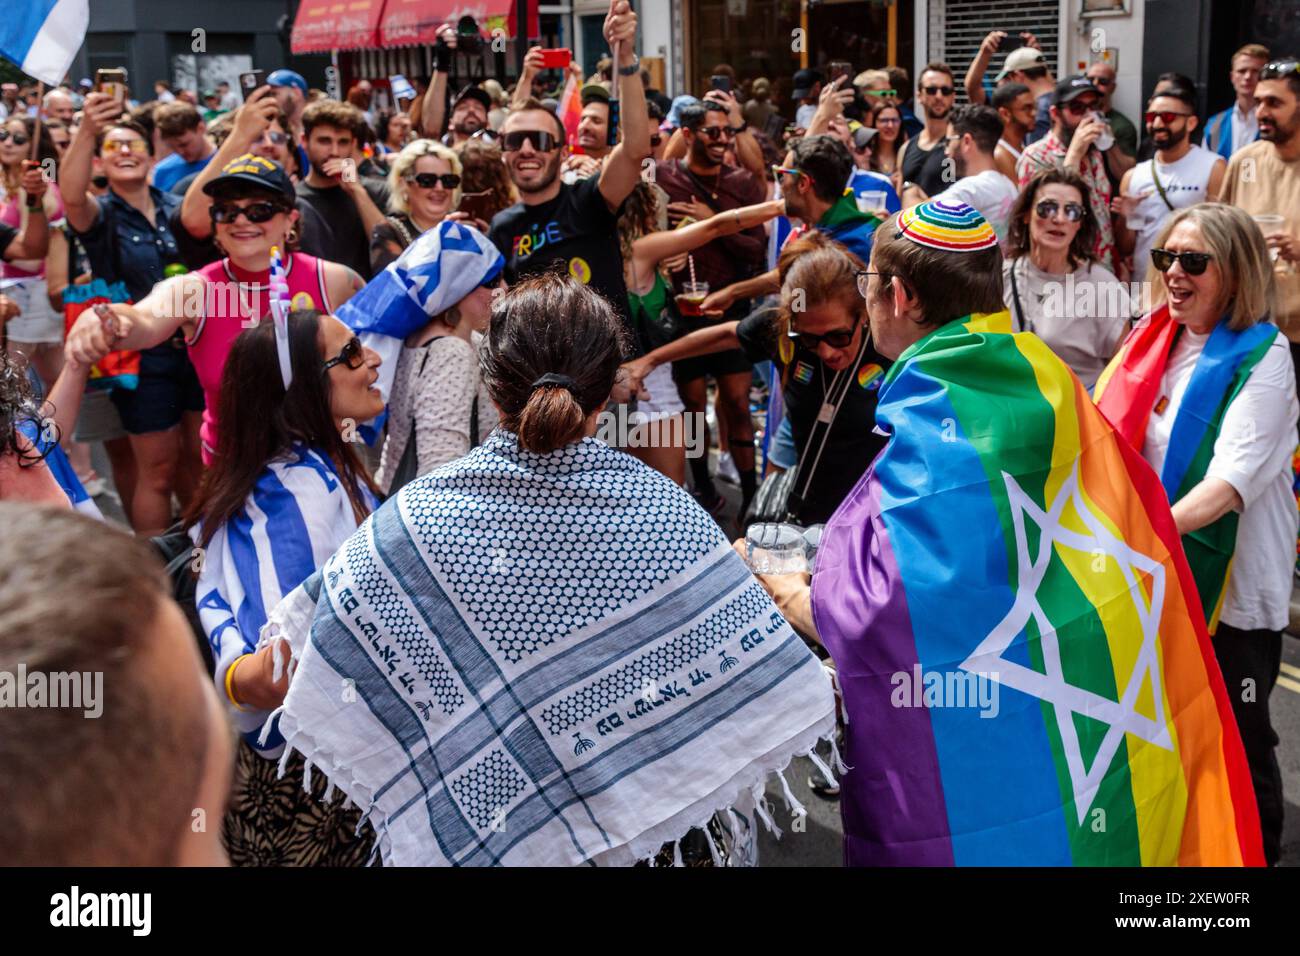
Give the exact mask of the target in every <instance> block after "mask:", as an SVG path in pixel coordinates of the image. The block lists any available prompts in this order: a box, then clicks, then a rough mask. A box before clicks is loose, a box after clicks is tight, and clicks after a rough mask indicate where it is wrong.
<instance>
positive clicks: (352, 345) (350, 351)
mask: <svg viewBox="0 0 1300 956" xmlns="http://www.w3.org/2000/svg"><path fill="white" fill-rule="evenodd" d="M340 364H342V365H346V366H347V367H348V368H350V369H353V370H354V371H355V370H356V369H359V368H361V366H363V365H365V364H366V352H365V349H363V348H362V347H361V340H360V339H359V338H357V337H356V336H355V335H354V336H352V338H350V339H348V344H347V345H345V346H343V348H341V349H339V354H338V355H336V356H334V357H333V358H332V359H330V360H329V361H328V362H326V363H325V364H324V365H322V366H321V372H328V371H329V370H330V369H332V368H333V367H334V366H335V365H340Z"/></svg>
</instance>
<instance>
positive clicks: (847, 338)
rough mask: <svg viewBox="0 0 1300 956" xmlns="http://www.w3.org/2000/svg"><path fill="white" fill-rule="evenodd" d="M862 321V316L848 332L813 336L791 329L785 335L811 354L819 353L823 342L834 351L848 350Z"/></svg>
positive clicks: (837, 330) (809, 333)
mask: <svg viewBox="0 0 1300 956" xmlns="http://www.w3.org/2000/svg"><path fill="white" fill-rule="evenodd" d="M864 274H865V273H864ZM861 321H862V316H861V315H859V316H858V317H857V318H856V319H854V320H853V327H852V328H850V329H849V330H848V331H845V330H844V329H835V330H834V331H832V332H827V333H825V334H824V335H813V334H812V333H811V332H796V331H795V330H794V329H790V330H789V331H787V332H786V333H785V335H786V338H788V339H791V340H792V341H794V342H798V343H799V345H800V347H801V348H805V349H807V350H808V351H809V352H815V351H817V346H819V345H821V344H822V343H823V342H825V343H826V344H827V345H829V346H830V347H831V348H833V349H846V348H848V347H849V345H850V344H851V343H852V342H853V336H854V335H856V334H857V331H858V324H859V323H860V322H861Z"/></svg>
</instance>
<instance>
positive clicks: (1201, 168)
mask: <svg viewBox="0 0 1300 956" xmlns="http://www.w3.org/2000/svg"><path fill="white" fill-rule="evenodd" d="M1222 159H1223V157H1221V156H1220V155H1219V154H1218V153H1215V152H1212V151H1211V150H1208V149H1204V148H1202V147H1200V146H1193V147H1192V148H1191V149H1189V150H1188V151H1187V155H1186V156H1184V157H1183V158H1182V159H1180V160H1178V161H1177V162H1176V163H1170V164H1169V165H1165V164H1164V163H1159V164H1158V165H1156V166H1155V175H1157V176H1159V177H1160V185H1161V186H1162V187H1164V190H1165V195H1166V196H1168V197H1169V204H1170V205H1172V206H1173V207H1174V209H1186V208H1187V207H1188V206H1195V205H1196V204H1197V203H1198V202H1205V201H1206V200H1207V199H1209V198H1212V197H1209V196H1207V195H1206V187H1207V186H1209V184H1210V174H1211V173H1212V172H1214V166H1215V164H1216V163H1218V162H1220V161H1221V160H1222ZM1156 163H1157V159H1155V158H1152V159H1148V160H1147V161H1146V162H1144V163H1138V164H1137V165H1136V166H1134V167H1133V173H1132V175H1130V176H1129V181H1128V194H1129V195H1130V196H1141V195H1143V194H1146V198H1145V199H1143V200H1142V201H1141V202H1140V203H1138V205H1137V209H1135V210H1134V212H1133V215H1132V216H1131V217H1129V220H1128V223H1129V228H1130V229H1132V230H1133V231H1134V232H1135V233H1137V242H1136V245H1135V247H1134V249H1133V267H1134V268H1135V269H1136V270H1137V275H1135V276H1134V277H1133V278H1134V279H1135V280H1141V279H1143V278H1144V277H1145V276H1146V274H1147V267H1148V266H1150V265H1151V247H1152V246H1153V245H1154V244H1155V241H1156V236H1158V235H1160V230H1161V229H1163V228H1164V225H1165V220H1167V219H1168V218H1169V217H1170V216H1171V215H1172V214H1173V213H1172V210H1170V208H1169V206H1168V205H1165V201H1164V200H1163V199H1161V198H1160V191H1159V190H1157V189H1156V184H1155V180H1154V179H1153V178H1152V175H1151V170H1152V165H1153V164H1156ZM1216 198H1217V197H1216Z"/></svg>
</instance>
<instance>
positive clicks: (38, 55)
mask: <svg viewBox="0 0 1300 956" xmlns="http://www.w3.org/2000/svg"><path fill="white" fill-rule="evenodd" d="M89 24H90V3H89V2H88V0H21V2H19V3H16V4H10V5H9V6H8V8H7V9H6V10H5V14H4V17H2V18H0V56H3V57H4V58H5V59H7V60H12V61H13V62H14V63H16V64H17V65H18V66H19V67H21V68H22V71H23V72H24V73H26V74H27V75H29V76H34V77H36V78H37V79H38V80H42V81H44V82H45V83H48V84H49V85H50V86H58V85H59V83H60V82H62V80H63V77H64V76H66V75H67V72H68V68H69V67H70V66H72V58H73V57H74V56H76V55H77V50H79V49H81V44H82V43H84V42H85V40H86V27H87V26H89Z"/></svg>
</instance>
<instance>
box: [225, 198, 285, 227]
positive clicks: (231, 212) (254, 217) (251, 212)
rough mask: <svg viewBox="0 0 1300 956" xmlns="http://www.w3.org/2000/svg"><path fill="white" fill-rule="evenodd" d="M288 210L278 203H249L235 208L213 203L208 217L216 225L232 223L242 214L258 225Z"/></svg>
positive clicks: (229, 204) (234, 206)
mask: <svg viewBox="0 0 1300 956" xmlns="http://www.w3.org/2000/svg"><path fill="white" fill-rule="evenodd" d="M288 211H289V208H288V207H287V206H285V205H284V204H283V203H278V202H251V203H249V204H248V205H247V206H236V205H233V204H232V203H224V202H214V203H213V204H212V209H211V211H210V213H209V214H210V215H211V216H212V221H213V222H216V223H222V224H225V223H228V222H234V221H235V220H236V219H238V218H239V214H240V213H243V214H244V218H246V219H247V220H248V221H249V222H251V223H253V224H254V225H260V224H261V223H264V222H267V221H268V220H270V219H272V218H274V217H275V216H278V215H279V214H280V213H282V212H288Z"/></svg>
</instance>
